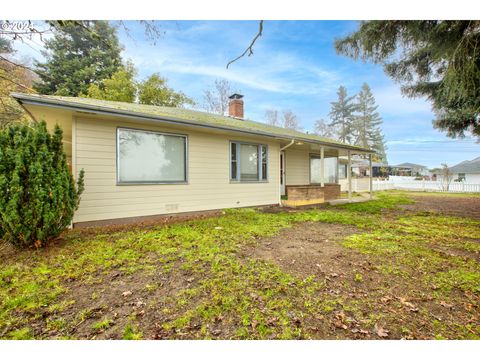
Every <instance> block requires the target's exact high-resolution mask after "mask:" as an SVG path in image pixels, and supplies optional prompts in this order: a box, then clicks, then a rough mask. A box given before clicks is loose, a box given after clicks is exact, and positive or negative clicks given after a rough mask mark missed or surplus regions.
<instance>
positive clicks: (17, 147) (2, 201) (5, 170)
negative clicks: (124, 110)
mask: <svg viewBox="0 0 480 360" xmlns="http://www.w3.org/2000/svg"><path fill="white" fill-rule="evenodd" d="M62 135H63V132H62V130H61V129H60V127H58V126H55V129H54V131H53V134H50V133H49V132H48V131H47V126H46V124H45V122H41V123H37V124H34V125H31V126H30V125H24V124H17V125H12V126H10V127H8V128H6V129H5V130H3V131H0V194H1V196H0V237H1V238H3V239H4V240H6V241H9V242H10V243H12V244H14V245H17V246H35V247H41V246H43V245H45V243H46V242H47V241H48V240H49V239H52V238H55V237H57V236H58V235H59V234H60V233H61V232H62V231H63V230H65V229H66V228H67V227H68V226H69V224H70V223H71V221H72V218H73V214H74V212H75V210H76V209H77V208H78V204H79V201H80V194H81V193H82V192H83V188H84V187H83V176H84V173H83V170H82V171H80V174H79V177H78V181H77V184H76V186H75V182H74V179H73V176H72V174H71V173H70V169H69V167H68V163H67V158H66V155H65V152H64V151H63V146H62Z"/></svg>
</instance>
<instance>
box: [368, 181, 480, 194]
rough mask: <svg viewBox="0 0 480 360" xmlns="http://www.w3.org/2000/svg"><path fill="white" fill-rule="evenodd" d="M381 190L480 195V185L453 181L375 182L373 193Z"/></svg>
mask: <svg viewBox="0 0 480 360" xmlns="http://www.w3.org/2000/svg"><path fill="white" fill-rule="evenodd" d="M381 190H409V191H439V192H452V193H456V192H465V193H479V192H480V184H469V183H464V182H455V181H452V182H451V183H450V184H446V183H444V182H442V181H426V180H417V181H391V180H387V181H373V191H381Z"/></svg>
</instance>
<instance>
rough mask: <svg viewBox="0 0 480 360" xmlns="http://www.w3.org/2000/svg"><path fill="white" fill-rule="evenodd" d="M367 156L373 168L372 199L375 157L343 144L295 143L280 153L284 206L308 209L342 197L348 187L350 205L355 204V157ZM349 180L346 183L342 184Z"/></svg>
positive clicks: (370, 166)
mask: <svg viewBox="0 0 480 360" xmlns="http://www.w3.org/2000/svg"><path fill="white" fill-rule="evenodd" d="M354 155H364V156H365V157H366V158H367V160H368V164H369V168H370V171H369V178H368V180H369V182H368V198H369V199H371V198H372V175H371V174H372V154H371V153H369V152H366V151H362V150H357V149H355V148H354V147H349V146H348V145H345V146H343V145H342V144H334V143H332V144H329V143H325V144H319V143H307V142H301V141H291V142H290V143H285V144H282V146H281V149H280V195H281V204H282V205H283V206H305V205H315V204H321V203H324V202H330V201H334V200H336V199H340V197H341V185H340V182H341V181H345V180H346V183H347V187H346V195H347V196H346V199H345V201H346V202H353V201H354V200H353V195H352V194H353V191H352V156H354ZM342 179H345V180H342Z"/></svg>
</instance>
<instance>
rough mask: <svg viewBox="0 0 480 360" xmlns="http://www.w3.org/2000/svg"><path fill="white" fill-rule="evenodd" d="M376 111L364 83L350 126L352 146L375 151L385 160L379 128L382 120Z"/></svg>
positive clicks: (370, 94) (366, 85) (372, 99)
mask: <svg viewBox="0 0 480 360" xmlns="http://www.w3.org/2000/svg"><path fill="white" fill-rule="evenodd" d="M377 109H378V105H376V104H375V98H374V97H373V94H372V91H371V89H370V86H368V84H367V83H364V84H363V86H362V89H361V91H360V93H359V94H358V95H357V105H356V110H357V113H356V115H355V118H354V121H353V124H352V128H353V133H354V134H355V141H354V144H355V145H357V146H362V147H365V148H371V149H374V150H377V151H378V152H379V153H378V155H379V158H382V159H385V160H386V155H385V143H384V139H383V135H382V132H381V128H380V125H381V124H382V122H383V120H382V118H381V117H380V114H379V113H378V111H377Z"/></svg>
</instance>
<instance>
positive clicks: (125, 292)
mask: <svg viewBox="0 0 480 360" xmlns="http://www.w3.org/2000/svg"><path fill="white" fill-rule="evenodd" d="M122 295H123V296H128V295H132V292H131V291H124V292H123V293H122Z"/></svg>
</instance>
